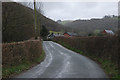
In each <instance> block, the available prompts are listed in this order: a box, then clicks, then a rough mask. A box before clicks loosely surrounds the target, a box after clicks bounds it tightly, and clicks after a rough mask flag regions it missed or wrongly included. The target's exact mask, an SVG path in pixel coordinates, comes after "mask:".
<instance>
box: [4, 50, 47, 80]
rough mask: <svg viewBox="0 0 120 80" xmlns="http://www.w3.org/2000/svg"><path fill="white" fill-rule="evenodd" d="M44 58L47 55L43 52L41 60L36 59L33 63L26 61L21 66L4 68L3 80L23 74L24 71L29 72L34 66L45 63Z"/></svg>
mask: <svg viewBox="0 0 120 80" xmlns="http://www.w3.org/2000/svg"><path fill="white" fill-rule="evenodd" d="M44 58H45V53H44V51H43V52H42V54H41V56H40V58H36V59H35V60H34V61H33V62H28V61H25V62H24V63H23V64H20V65H16V66H11V67H7V68H2V77H3V78H7V77H11V76H12V75H16V74H19V73H21V72H22V71H25V70H28V69H30V68H31V67H32V66H33V65H36V64H38V63H40V62H41V61H43V60H44Z"/></svg>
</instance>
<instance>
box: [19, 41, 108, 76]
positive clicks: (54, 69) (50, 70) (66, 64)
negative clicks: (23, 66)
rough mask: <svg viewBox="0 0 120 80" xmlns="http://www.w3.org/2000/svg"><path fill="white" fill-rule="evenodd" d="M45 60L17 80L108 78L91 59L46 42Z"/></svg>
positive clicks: (44, 45) (44, 43) (44, 44)
mask: <svg viewBox="0 0 120 80" xmlns="http://www.w3.org/2000/svg"><path fill="white" fill-rule="evenodd" d="M43 48H44V50H45V53H46V58H45V60H44V61H43V62H42V63H41V64H39V65H37V66H35V67H33V68H32V69H30V70H28V71H26V72H25V73H22V74H20V75H18V76H17V78H107V75H106V74H105V73H104V71H103V70H102V69H101V68H100V67H99V65H98V64H96V63H95V62H94V61H92V60H90V59H89V58H87V57H85V56H82V55H80V54H77V53H75V52H73V51H71V50H68V49H66V48H64V47H63V46H61V45H59V44H57V43H55V42H52V41H44V42H43Z"/></svg>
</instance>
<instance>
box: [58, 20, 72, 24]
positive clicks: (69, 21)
mask: <svg viewBox="0 0 120 80" xmlns="http://www.w3.org/2000/svg"><path fill="white" fill-rule="evenodd" d="M71 22H73V20H64V21H61V20H58V21H57V23H59V24H62V25H66V24H69V23H71Z"/></svg>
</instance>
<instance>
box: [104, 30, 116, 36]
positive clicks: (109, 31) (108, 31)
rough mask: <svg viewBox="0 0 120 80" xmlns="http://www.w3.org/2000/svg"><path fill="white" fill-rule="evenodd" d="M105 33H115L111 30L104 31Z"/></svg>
mask: <svg viewBox="0 0 120 80" xmlns="http://www.w3.org/2000/svg"><path fill="white" fill-rule="evenodd" d="M105 32H106V33H108V34H112V35H114V34H115V33H114V32H113V31H112V30H105Z"/></svg>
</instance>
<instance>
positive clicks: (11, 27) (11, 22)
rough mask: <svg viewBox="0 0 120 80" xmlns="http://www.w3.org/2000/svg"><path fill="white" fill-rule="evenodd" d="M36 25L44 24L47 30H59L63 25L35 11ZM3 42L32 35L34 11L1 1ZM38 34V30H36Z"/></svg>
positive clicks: (18, 39) (28, 37) (23, 38)
mask: <svg viewBox="0 0 120 80" xmlns="http://www.w3.org/2000/svg"><path fill="white" fill-rule="evenodd" d="M37 19H38V22H37V27H38V28H39V29H38V30H40V26H41V25H45V27H46V28H47V29H48V30H52V31H60V30H62V29H63V27H64V26H63V25H60V24H58V23H57V22H55V21H53V20H51V19H49V18H47V17H45V16H43V15H42V14H40V13H38V12H37ZM2 24H3V25H2V33H3V42H14V41H22V40H27V39H30V38H31V37H34V35H35V34H34V33H35V32H34V31H35V29H34V11H33V10H32V9H31V8H28V7H25V6H23V5H21V4H19V3H15V2H3V3H2ZM38 35H39V31H38Z"/></svg>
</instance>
